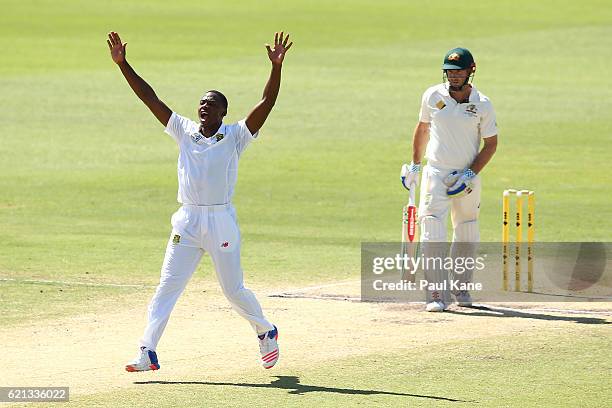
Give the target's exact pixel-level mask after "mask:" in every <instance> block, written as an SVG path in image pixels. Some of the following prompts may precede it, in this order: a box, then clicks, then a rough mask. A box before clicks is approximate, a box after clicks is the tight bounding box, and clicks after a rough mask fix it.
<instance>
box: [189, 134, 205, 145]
mask: <svg viewBox="0 0 612 408" xmlns="http://www.w3.org/2000/svg"><path fill="white" fill-rule="evenodd" d="M191 140H193V143H195V144H199V145H201V144H204V136H202V134H201V133H200V132H197V133H193V134H192V135H191Z"/></svg>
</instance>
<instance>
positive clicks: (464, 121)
mask: <svg viewBox="0 0 612 408" xmlns="http://www.w3.org/2000/svg"><path fill="white" fill-rule="evenodd" d="M475 71H476V63H475V62H474V58H473V57H472V54H471V53H470V51H468V50H467V49H465V48H454V49H452V50H450V51H448V52H447V53H446V55H445V57H444V62H443V65H442V72H443V74H442V79H443V80H442V83H441V84H438V85H434V86H432V87H430V88H429V89H427V90H426V91H425V93H424V94H423V98H422V101H421V111H420V113H419V122H418V123H417V125H416V128H415V129H414V134H413V140H412V162H411V163H410V165H407V164H404V165H403V166H402V170H401V180H402V184H403V186H404V187H405V188H407V189H410V188H411V186H412V187H413V188H415V187H417V186H418V185H419V179H420V177H419V176H420V172H421V165H422V164H421V160H422V158H423V155H424V156H425V158H426V159H427V165H426V166H424V167H423V176H422V179H423V180H422V183H421V189H420V199H419V211H418V222H419V226H420V231H421V235H420V242H421V249H422V252H423V253H422V255H423V257H424V258H428V257H434V258H437V257H442V258H444V257H446V256H448V254H447V253H446V245H445V244H444V245H442V244H440V243H444V242H446V240H447V236H446V225H447V217H448V211H449V208H450V213H451V219H452V225H453V237H452V240H453V244H452V246H451V253H450V257H451V258H453V259H457V258H458V257H475V255H476V250H477V245H478V244H477V243H478V242H479V241H480V233H479V228H478V214H479V210H480V193H481V188H482V186H481V179H480V175H479V174H480V173H481V171H482V170H483V169H484V167H485V166H486V164H487V163H488V162H489V161H490V160H491V158H492V157H493V155H494V154H495V150H496V148H497V133H498V132H497V124H496V121H495V112H494V110H493V105H492V104H491V101H490V100H489V98H487V97H486V96H485V95H484V94H483V93H481V92H480V91H478V90H477V89H476V87H475V86H474V85H473V84H472V82H473V78H474V73H475ZM481 140H482V141H483V147H482V148H480V145H481ZM436 243H437V244H436ZM449 272H450V273H451V275H452V277H453V279H456V280H458V281H460V282H461V283H468V282H469V281H470V280H471V279H472V274H473V269H472V270H468V271H462V272H461V273H454V271H452V270H451V271H447V270H445V269H444V267H438V268H437V269H436V268H433V270H431V269H426V270H425V278H426V280H427V281H429V282H437V283H440V282H444V281H447V280H448V273H449ZM452 294H453V295H454V296H455V300H456V301H457V303H458V304H459V305H460V306H471V304H472V298H471V295H470V293H469V292H468V291H466V290H459V291H453V293H452ZM450 302H451V293H450V290H449V288H448V287H447V288H446V289H441V290H438V289H428V290H426V310H427V311H430V312H442V311H444V310H446V309H447V307H448V305H449V303H450Z"/></svg>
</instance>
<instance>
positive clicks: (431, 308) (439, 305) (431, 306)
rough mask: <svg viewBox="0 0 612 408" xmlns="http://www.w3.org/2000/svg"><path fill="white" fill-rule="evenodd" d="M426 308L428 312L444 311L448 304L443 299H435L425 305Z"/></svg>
mask: <svg viewBox="0 0 612 408" xmlns="http://www.w3.org/2000/svg"><path fill="white" fill-rule="evenodd" d="M425 310H426V311H428V312H443V311H445V310H446V304H445V303H444V302H443V301H441V300H434V301H433V302H429V303H428V304H427V306H425Z"/></svg>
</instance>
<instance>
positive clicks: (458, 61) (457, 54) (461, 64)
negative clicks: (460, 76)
mask: <svg viewBox="0 0 612 408" xmlns="http://www.w3.org/2000/svg"><path fill="white" fill-rule="evenodd" d="M475 66H476V63H475V62H474V57H472V53H471V52H470V51H469V50H468V49H467V48H453V49H452V50H450V51H449V52H447V53H446V55H445V56H444V63H443V64H442V69H443V70H447V69H467V68H473V67H475Z"/></svg>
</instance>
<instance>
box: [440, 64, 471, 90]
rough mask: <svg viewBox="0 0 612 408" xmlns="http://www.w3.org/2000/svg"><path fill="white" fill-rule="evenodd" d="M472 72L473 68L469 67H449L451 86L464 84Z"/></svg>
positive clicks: (448, 73)
mask: <svg viewBox="0 0 612 408" xmlns="http://www.w3.org/2000/svg"><path fill="white" fill-rule="evenodd" d="M471 73H472V68H467V69H447V70H446V77H447V78H448V82H449V83H450V84H451V86H456V87H459V86H462V85H463V84H464V83H465V80H466V78H467V77H468V76H469V75H470V74H471Z"/></svg>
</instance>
